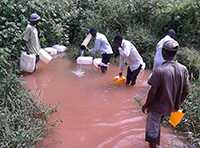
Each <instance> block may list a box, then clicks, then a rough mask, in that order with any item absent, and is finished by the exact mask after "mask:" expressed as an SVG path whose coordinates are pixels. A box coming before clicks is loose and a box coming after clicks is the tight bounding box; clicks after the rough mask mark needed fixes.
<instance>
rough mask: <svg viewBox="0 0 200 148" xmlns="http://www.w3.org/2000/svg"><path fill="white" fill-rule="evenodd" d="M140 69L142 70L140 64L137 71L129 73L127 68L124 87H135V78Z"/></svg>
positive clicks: (129, 70)
mask: <svg viewBox="0 0 200 148" xmlns="http://www.w3.org/2000/svg"><path fill="white" fill-rule="evenodd" d="M141 68H142V65H141V64H140V66H139V67H138V69H136V70H134V71H131V69H130V67H129V66H128V69H127V76H126V85H132V86H133V85H135V83H136V79H137V76H138V74H139V73H140V70H141Z"/></svg>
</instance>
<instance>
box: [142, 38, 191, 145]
mask: <svg viewBox="0 0 200 148" xmlns="http://www.w3.org/2000/svg"><path fill="white" fill-rule="evenodd" d="M178 47H179V44H178V42H176V41H175V40H169V41H166V42H165V43H164V45H163V48H162V55H163V58H164V59H165V62H164V63H163V64H162V65H161V66H159V67H157V68H155V69H154V71H153V73H152V75H151V78H150V79H149V81H148V83H149V85H151V88H150V90H149V92H148V96H147V100H146V102H145V104H144V105H143V106H142V111H143V112H144V113H145V112H147V113H148V116H147V122H146V130H145V140H146V141H147V142H149V147H150V148H156V147H157V145H160V123H161V121H162V120H161V119H162V117H163V116H166V115H169V114H170V113H171V112H173V111H177V110H179V107H180V105H181V104H182V103H183V101H184V100H185V98H186V96H187V95H188V92H189V76H188V70H187V68H186V67H185V66H183V65H182V64H180V63H178V62H176V61H174V58H175V55H176V53H177V50H178Z"/></svg>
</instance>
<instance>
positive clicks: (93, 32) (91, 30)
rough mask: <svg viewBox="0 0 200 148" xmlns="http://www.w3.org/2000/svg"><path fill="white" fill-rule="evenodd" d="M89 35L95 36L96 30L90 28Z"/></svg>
mask: <svg viewBox="0 0 200 148" xmlns="http://www.w3.org/2000/svg"><path fill="white" fill-rule="evenodd" d="M89 33H91V34H96V33H97V30H96V29H95V28H91V29H90V30H89Z"/></svg>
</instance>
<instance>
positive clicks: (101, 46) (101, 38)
mask: <svg viewBox="0 0 200 148" xmlns="http://www.w3.org/2000/svg"><path fill="white" fill-rule="evenodd" d="M95 44H96V46H95V47H94V48H97V50H99V52H100V53H101V54H103V53H106V54H112V53H113V51H112V47H111V45H110V43H109V42H108V40H107V38H106V36H105V35H104V34H102V33H99V32H97V35H96V38H95Z"/></svg>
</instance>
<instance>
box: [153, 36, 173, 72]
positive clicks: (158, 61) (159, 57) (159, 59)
mask: <svg viewBox="0 0 200 148" xmlns="http://www.w3.org/2000/svg"><path fill="white" fill-rule="evenodd" d="M169 40H174V39H173V38H172V37H170V36H169V35H166V36H165V37H164V38H162V39H161V40H160V41H159V42H158V44H157V45H156V53H155V57H154V66H153V68H154V69H155V68H156V67H158V66H160V65H162V63H163V62H164V61H165V60H164V58H163V55H162V48H163V44H164V43H165V42H166V41H169Z"/></svg>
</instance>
